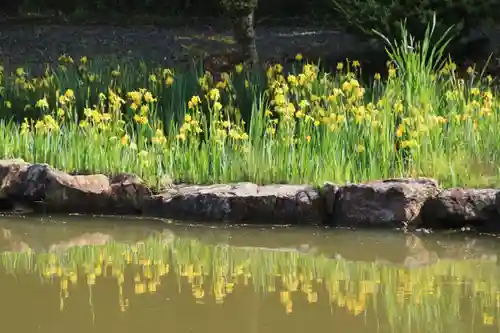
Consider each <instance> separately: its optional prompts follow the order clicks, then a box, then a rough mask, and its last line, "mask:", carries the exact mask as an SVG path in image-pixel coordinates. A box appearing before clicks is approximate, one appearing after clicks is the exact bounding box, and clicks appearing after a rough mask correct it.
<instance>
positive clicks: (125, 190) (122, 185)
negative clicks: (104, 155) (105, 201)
mask: <svg viewBox="0 0 500 333" xmlns="http://www.w3.org/2000/svg"><path fill="white" fill-rule="evenodd" d="M111 193H112V196H113V200H114V206H115V207H116V209H117V210H120V211H124V210H131V211H132V212H135V213H140V212H141V211H142V206H143V205H144V201H145V200H146V199H148V198H150V197H151V195H152V194H153V193H152V192H151V190H150V189H149V188H148V187H147V186H146V184H144V181H143V180H142V179H141V178H139V177H138V176H137V175H134V174H131V173H121V174H118V175H116V176H114V177H113V178H111Z"/></svg>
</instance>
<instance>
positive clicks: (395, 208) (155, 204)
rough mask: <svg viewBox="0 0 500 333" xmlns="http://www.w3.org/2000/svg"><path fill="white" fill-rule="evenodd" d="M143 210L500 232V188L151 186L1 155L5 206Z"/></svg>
mask: <svg viewBox="0 0 500 333" xmlns="http://www.w3.org/2000/svg"><path fill="white" fill-rule="evenodd" d="M18 207H26V210H27V211H31V212H34V213H46V214H51V213H81V214H107V215H139V216H145V217H158V218H172V219H178V220H190V221H210V222H229V223H255V224H268V223H270V224H295V225H327V226H335V227H347V228H363V227H368V228H390V229H393V228H405V229H406V228H410V229H417V228H435V229H458V228H463V227H466V226H470V227H472V228H475V229H477V230H478V231H482V232H496V231H500V189H466V188H452V189H442V188H440V186H439V184H438V182H437V181H436V180H434V179H431V178H406V179H403V178H401V179H387V180H377V181H372V182H367V183H364V184H348V185H336V184H331V183H326V184H324V185H323V186H319V187H315V186H311V185H281V184H272V185H262V186H261V185H257V184H253V183H246V182H241V183H234V184H217V185H175V186H172V187H171V188H169V189H167V190H165V191H162V192H160V193H154V192H153V191H152V190H151V189H150V188H149V187H148V186H147V185H146V184H145V183H144V182H143V181H142V180H141V179H140V178H139V177H138V176H136V175H134V174H128V173H122V174H119V175H116V176H114V177H111V178H110V177H107V176H105V175H102V174H93V175H70V174H68V173H66V172H63V171H60V170H56V169H54V168H52V167H50V166H49V165H47V164H30V163H27V162H25V161H23V160H20V159H11V160H0V210H2V211H4V212H13V211H15V210H16V209H17V208H18Z"/></svg>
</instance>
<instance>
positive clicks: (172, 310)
mask: <svg viewBox="0 0 500 333" xmlns="http://www.w3.org/2000/svg"><path fill="white" fill-rule="evenodd" d="M499 242H500V240H499V239H497V238H495V237H493V236H483V237H479V236H471V235H469V236H466V235H464V234H449V233H448V234H441V235H436V234H433V235H419V236H416V235H411V234H402V233H396V232H362V231H338V230H337V231H334V230H320V229H300V230H299V229H284V228H276V229H265V230H264V229H259V228H248V227H245V228H244V227H241V228H234V227H233V228H223V227H218V228H214V227H199V226H191V227H187V226H179V225H174V224H163V223H156V224H150V223H147V222H146V221H141V220H139V221H137V220H131V221H128V220H123V219H117V218H116V219H111V220H108V221H103V220H100V219H90V220H89V219H84V218H81V217H79V218H77V217H71V218H68V217H65V218H54V219H49V218H44V219H41V220H40V219H27V218H13V217H4V218H0V252H1V254H0V259H1V263H0V292H1V295H2V297H1V298H0V313H1V314H2V316H1V318H2V321H0V328H1V329H2V331H6V332H23V333H28V332H41V333H58V332H65V333H66V332H72V333H76V332H85V333H88V332H141V331H146V330H147V331H163V332H175V333H181V332H203V333H234V332H251V333H256V332H269V333H276V332H290V333H292V332H297V333H298V332H301V333H302V332H315V333H319V332H329V333H331V332H370V333H371V332H432V333H434V332H453V333H456V332H467V333H469V332H480V333H483V332H498V331H500V323H499V321H500V316H499V312H500V289H499V288H500V269H499V266H498V263H497V255H498V253H499V251H500V246H499V244H500V243H499Z"/></svg>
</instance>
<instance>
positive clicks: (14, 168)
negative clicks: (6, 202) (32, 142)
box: [0, 159, 29, 199]
mask: <svg viewBox="0 0 500 333" xmlns="http://www.w3.org/2000/svg"><path fill="white" fill-rule="evenodd" d="M28 166H29V163H26V162H25V161H23V160H22V159H12V160H0V199H7V198H8V196H9V191H10V188H11V187H12V184H13V183H14V182H16V181H17V179H18V176H19V173H20V172H21V170H23V169H25V168H27V167H28Z"/></svg>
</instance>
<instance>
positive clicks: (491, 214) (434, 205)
mask: <svg viewBox="0 0 500 333" xmlns="http://www.w3.org/2000/svg"><path fill="white" fill-rule="evenodd" d="M498 194H499V191H498V190H496V189H463V188H453V189H447V190H444V191H442V192H440V193H439V195H437V196H435V197H434V198H430V199H429V200H427V201H426V203H425V205H424V207H422V220H423V226H425V227H428V228H446V229H448V228H460V227H463V226H465V225H472V226H475V227H479V228H481V227H486V228H487V229H488V230H494V229H496V230H498V229H499V228H498V227H495V225H496V224H499V219H500V215H499V213H498V208H497V207H499V205H498V203H497V202H498V201H497V197H498Z"/></svg>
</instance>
